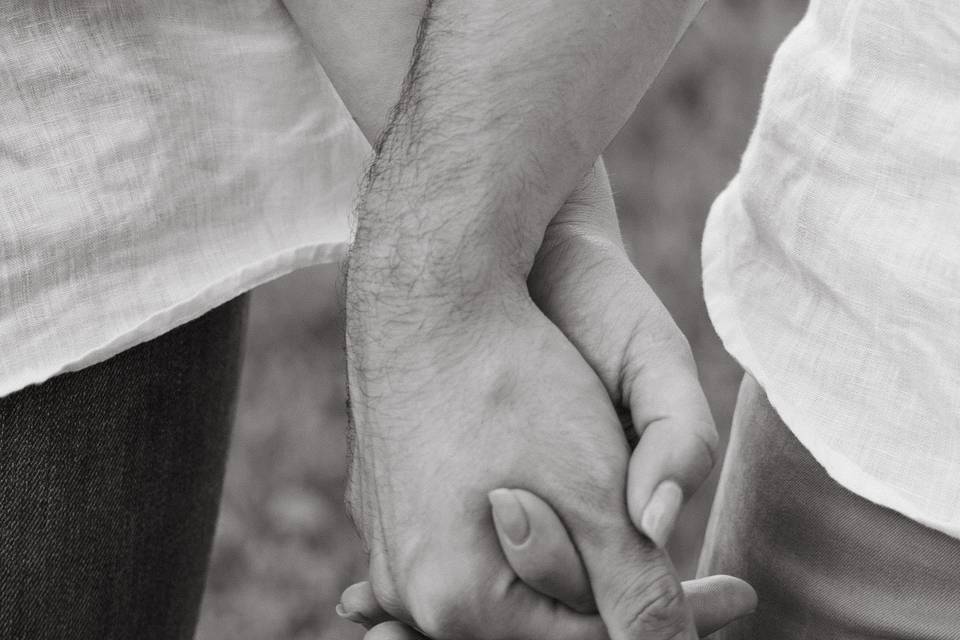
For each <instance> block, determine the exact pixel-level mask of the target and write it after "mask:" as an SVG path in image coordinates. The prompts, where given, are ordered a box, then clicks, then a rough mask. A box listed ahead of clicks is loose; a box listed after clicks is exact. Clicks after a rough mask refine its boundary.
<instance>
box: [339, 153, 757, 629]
mask: <svg viewBox="0 0 960 640" xmlns="http://www.w3.org/2000/svg"><path fill="white" fill-rule="evenodd" d="M528 286H529V292H530V296H531V297H530V298H528V299H527V300H523V299H522V298H519V297H518V298H515V299H510V300H509V303H508V302H507V301H506V300H501V301H499V304H498V301H497V300H496V298H494V297H491V298H490V299H488V300H485V301H484V305H481V306H478V307H477V308H476V309H475V310H474V312H473V313H472V314H471V316H470V317H471V322H472V323H473V324H472V325H471V328H472V331H471V332H470V333H463V332H453V331H448V330H445V328H444V327H442V326H440V327H436V328H434V330H433V331H431V332H428V333H427V334H424V332H423V326H422V324H421V325H418V326H417V327H416V331H417V334H416V339H413V338H414V336H413V335H407V336H406V337H405V338H404V337H403V336H397V337H396V338H391V341H390V342H389V343H388V342H386V340H385V339H384V338H385V337H382V338H381V339H379V340H378V341H377V347H378V348H383V347H384V345H386V344H390V345H391V347H392V348H391V349H390V350H389V352H388V354H389V356H388V357H386V356H385V361H388V362H390V363H392V364H391V366H390V367H386V366H385V367H384V368H383V369H382V370H381V371H380V374H379V375H377V376H364V382H363V385H362V386H359V387H354V386H351V391H352V395H351V400H352V408H353V410H354V416H355V417H359V420H358V421H357V423H356V436H355V439H354V447H355V450H356V455H355V464H354V466H353V472H352V475H351V489H350V505H351V509H352V512H353V516H354V519H355V522H356V523H357V525H358V528H359V529H360V530H361V532H362V533H363V534H364V538H365V541H366V543H367V545H368V547H369V549H370V552H371V565H370V577H371V580H370V582H369V583H361V584H359V585H355V586H354V587H351V588H350V589H348V590H347V592H345V593H344V599H343V606H344V607H345V608H346V609H347V611H348V613H350V614H353V615H354V616H355V617H356V616H360V618H358V620H362V621H363V622H365V623H366V624H367V625H369V626H370V627H371V628H373V629H374V630H373V631H371V632H370V634H369V637H370V638H371V640H372V639H373V638H393V639H395V640H400V639H402V638H419V637H423V636H421V635H418V633H417V632H415V631H414V628H416V629H419V630H420V631H422V632H423V633H424V634H425V635H426V636H427V637H430V638H435V639H444V638H458V639H459V638H523V639H524V640H527V639H530V640H536V639H539V638H545V639H546V638H550V639H554V638H561V639H562V638H571V639H573V638H576V639H587V638H591V639H592V638H605V637H610V638H613V639H615V640H618V639H620V638H623V639H627V638H641V639H643V640H647V639H651V640H652V639H655V638H673V637H688V638H692V637H696V635H695V633H696V632H699V633H707V632H709V631H711V630H713V629H715V628H717V627H718V626H722V625H723V624H725V623H726V622H728V621H730V620H732V619H733V618H735V617H738V616H740V615H743V614H744V613H747V612H748V611H749V610H750V609H751V608H752V607H753V606H754V598H755V596H754V594H753V592H752V589H750V587H749V586H747V585H746V584H745V583H743V582H742V581H739V580H736V579H734V578H728V577H716V578H710V579H707V580H702V581H694V582H690V583H686V584H684V585H683V586H682V588H681V584H680V582H679V580H678V578H677V576H676V574H675V572H674V570H673V568H672V566H671V564H670V562H669V559H668V558H667V557H666V555H665V553H664V552H663V550H662V546H663V544H665V542H666V539H667V537H668V536H669V533H670V530H671V529H672V526H673V523H674V521H675V518H676V515H677V512H678V511H679V508H680V506H681V504H680V503H681V500H682V497H683V496H684V495H687V496H688V495H690V493H691V492H692V491H693V490H694V489H695V488H696V487H697V486H698V485H699V483H700V482H702V480H703V479H704V478H705V477H706V475H707V473H709V471H710V468H711V467H712V465H713V462H714V456H715V454H716V447H717V436H716V432H715V429H714V427H713V423H712V420H711V417H710V413H709V409H708V407H707V405H706V401H705V399H704V397H703V394H702V391H701V389H700V386H699V382H698V380H697V375H696V368H695V365H694V364H693V360H692V358H691V356H690V352H689V348H688V347H687V343H686V341H685V339H684V338H683V336H682V334H681V333H680V331H679V329H678V328H677V327H676V325H675V324H674V323H673V321H672V319H671V318H670V316H669V314H668V313H667V311H666V309H665V308H664V307H663V306H662V304H661V303H660V302H659V300H657V298H656V296H655V295H654V294H653V292H652V290H651V289H650V288H649V287H648V286H647V285H646V283H645V282H644V281H643V279H642V278H641V276H640V275H639V274H638V273H637V272H636V270H635V269H634V268H633V266H632V265H631V264H630V262H629V260H628V258H627V256H626V254H625V252H624V250H623V247H622V244H621V242H620V237H619V230H618V227H617V221H616V214H615V210H614V208H613V201H612V197H611V194H610V191H609V185H608V181H607V179H606V175H605V172H604V170H603V165H602V163H598V164H597V166H596V167H595V169H594V170H593V171H592V172H591V173H590V174H588V176H587V177H586V178H585V180H584V181H583V183H582V184H581V185H580V187H579V188H578V189H577V190H576V191H575V192H574V193H573V194H572V195H571V197H570V198H569V200H568V202H567V203H566V204H565V205H564V207H563V208H562V209H561V210H560V212H559V213H558V214H557V215H556V217H555V218H554V219H553V221H552V222H551V224H550V226H549V227H548V228H547V231H546V235H545V237H544V242H543V245H542V247H541V249H540V251H539V253H538V255H537V259H536V262H535V264H534V267H533V269H532V270H531V273H530V277H529V279H528ZM534 302H535V303H536V304H534ZM544 314H546V315H544ZM425 335H431V336H433V339H432V340H424V336H425ZM374 353H379V351H375V352H374ZM405 359H406V362H408V363H409V366H408V367H407V368H404V369H398V366H399V363H402V362H404V361H405ZM357 388H359V390H360V394H362V395H358V393H357V391H355V389H357ZM398 397H403V398H410V399H411V402H409V403H408V404H394V403H393V402H385V401H386V400H388V399H391V398H398ZM372 398H376V399H378V402H376V403H374V402H370V401H369V399H372ZM617 406H624V407H626V408H627V411H628V413H629V415H630V418H631V420H630V421H629V422H630V423H632V425H634V426H633V427H628V428H630V429H634V430H635V433H634V435H635V436H636V437H637V439H638V441H639V443H638V445H637V447H636V449H635V450H634V451H633V453H632V455H631V454H630V450H629V448H628V446H627V439H626V437H625V434H624V430H623V427H622V425H621V421H620V420H619V419H618V418H617V411H616V409H615V407H617ZM356 461H359V463H357V462H356ZM500 487H510V488H511V490H506V489H502V488H500ZM491 504H492V507H493V508H492V510H491V508H490V506H491ZM491 511H492V514H493V520H492V521H491V518H490V514H491ZM413 523H415V524H416V526H411V525H412V524H413ZM404 525H406V526H404ZM641 532H643V534H645V535H643V534H641ZM651 541H653V542H655V544H654V543H653V542H651ZM598 611H599V613H600V615H599V616H598V615H597V612H598ZM691 616H693V617H691ZM684 634H685V635H684Z"/></svg>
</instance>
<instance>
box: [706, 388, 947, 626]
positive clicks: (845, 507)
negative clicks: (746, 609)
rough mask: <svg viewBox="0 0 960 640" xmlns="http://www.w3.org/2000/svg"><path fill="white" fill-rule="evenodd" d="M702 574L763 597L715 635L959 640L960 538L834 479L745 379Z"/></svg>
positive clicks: (708, 536) (738, 401)
mask: <svg viewBox="0 0 960 640" xmlns="http://www.w3.org/2000/svg"><path fill="white" fill-rule="evenodd" d="M700 569H701V570H700V573H701V574H703V575H705V574H708V573H729V574H732V575H735V576H739V577H741V578H744V579H745V580H747V581H748V582H750V583H751V584H753V586H754V587H755V588H756V590H757V593H758V595H759V596H760V604H759V607H758V609H757V612H756V614H754V615H753V616H750V617H748V618H745V619H744V620H742V621H740V622H737V623H734V624H732V625H730V626H729V627H727V628H726V629H724V630H722V631H719V632H717V633H716V634H714V635H713V636H711V638H716V639H717V640H721V639H722V640H801V639H803V640H866V639H867V638H886V639H889V640H906V639H907V638H909V639H910V640H957V639H958V638H960V540H956V539H954V538H951V537H949V536H946V535H944V534H942V533H939V532H937V531H934V530H933V529H928V528H927V527H924V526H922V525H920V524H917V523H916V522H914V521H912V520H910V519H908V518H906V517H904V516H902V515H900V514H899V513H896V512H894V511H891V510H889V509H885V508H883V507H880V506H878V505H876V504H874V503H872V502H869V501H867V500H865V499H863V498H861V497H860V496H858V495H855V494H853V493H851V492H850V491H847V490H846V489H844V488H843V487H842V486H840V485H839V484H837V483H836V482H834V480H833V479H831V478H830V476H829V475H827V472H826V471H825V470H824V469H823V467H821V466H820V464H819V463H818V462H817V461H816V460H815V459H814V458H813V457H812V456H811V455H810V453H809V452H808V451H807V450H806V448H804V446H803V445H802V444H800V442H799V441H798V440H797V439H796V437H794V435H793V433H791V432H790V430H789V429H788V428H787V427H786V425H784V424H783V422H782V421H781V420H780V417H779V416H778V415H777V413H776V412H775V411H774V410H773V408H772V407H771V406H770V404H769V402H768V401H767V398H766V395H765V394H764V393H763V390H762V389H761V388H760V387H759V385H757V383H756V381H755V380H754V379H753V378H751V377H750V376H747V377H746V378H744V381H743V384H742V385H741V387H740V397H739V398H738V400H737V411H736V415H735V416H734V420H733V431H732V433H731V436H730V447H729V450H728V452H727V458H726V461H725V462H724V467H723V473H722V475H721V479H720V488H719V491H718V494H717V499H716V502H715V503H714V507H713V513H712V514H711V516H710V525H709V527H708V529H707V544H706V546H705V547H704V551H703V556H702V558H701V564H700Z"/></svg>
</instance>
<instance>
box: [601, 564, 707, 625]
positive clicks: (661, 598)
mask: <svg viewBox="0 0 960 640" xmlns="http://www.w3.org/2000/svg"><path fill="white" fill-rule="evenodd" d="M613 612H614V616H615V617H616V619H617V620H619V621H620V624H621V626H622V627H623V631H624V633H625V634H626V637H629V638H650V639H651V640H653V639H654V638H663V639H666V638H673V637H675V636H677V635H678V634H680V633H681V632H682V631H684V630H685V629H686V628H687V624H688V622H689V620H688V617H687V610H686V606H685V601H684V597H683V588H682V587H681V586H680V583H679V581H678V580H677V579H676V577H675V576H674V575H673V574H671V573H669V572H668V571H665V570H661V571H658V572H657V573H647V574H645V575H641V576H639V577H638V578H636V579H634V580H632V581H630V582H628V586H627V588H625V589H624V590H623V591H622V592H621V594H620V596H619V598H618V599H617V600H616V602H615V604H614V607H613Z"/></svg>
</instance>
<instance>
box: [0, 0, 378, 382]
mask: <svg viewBox="0 0 960 640" xmlns="http://www.w3.org/2000/svg"><path fill="white" fill-rule="evenodd" d="M368 152H369V145H368V144H367V142H366V141H365V139H364V138H363V136H362V134H361V133H360V131H359V129H358V128H357V126H356V125H355V124H354V122H353V120H352V119H351V118H350V116H349V114H348V113H347V112H346V110H345V108H344V107H343V105H342V103H341V102H340V100H339V98H338V96H337V95H336V93H335V91H334V90H333V87H332V85H331V84H330V82H329V81H328V80H327V79H326V77H325V75H324V73H323V70H322V69H321V67H320V65H319V64H318V62H317V60H316V58H315V57H314V55H313V53H312V51H311V49H310V48H309V45H307V44H306V41H305V40H304V39H303V37H301V35H300V33H299V31H298V30H297V27H296V25H295V24H294V23H293V21H292V19H291V18H290V16H289V14H288V13H287V12H286V10H285V8H284V7H283V5H282V4H281V3H280V2H279V0H229V1H228V0H190V1H189V2H184V1H183V0H85V1H84V2H76V1H74V0H54V1H52V2H33V1H27V2H25V1H23V0H0V396H4V395H7V394H9V393H12V392H14V391H16V390H18V389H21V388H23V387H25V386H27V385H29V384H32V383H39V382H42V381H44V380H46V379H48V378H50V377H51V376H53V375H56V374H58V373H61V372H64V371H69V370H74V369H79V368H82V367H84V366H87V365H90V364H93V363H95V362H98V361H101V360H104V359H106V358H108V357H110V356H112V355H114V354H116V353H118V352H120V351H122V350H124V349H126V348H128V347H131V346H133V345H135V344H137V343H139V342H142V341H144V340H148V339H150V338H153V337H155V336H158V335H160V334H162V333H164V332H165V331H168V330H169V329H171V328H173V327H175V326H177V325H178V324H181V323H184V322H186V321H188V320H191V319H193V318H195V317H197V316H199V315H201V314H203V313H204V312H206V311H208V310H209V309H211V308H213V307H215V306H217V305H218V304H220V303H222V302H225V301H227V300H229V299H231V298H233V297H235V296H237V295H239V294H240V293H242V292H243V291H245V290H247V289H250V288H251V287H254V286H256V285H257V284H260V283H262V282H264V281H266V280H268V279H271V278H274V277H277V276H279V275H282V274H284V273H286V272H289V271H291V270H294V269H297V268H299V267H303V266H307V265H310V264H313V263H317V262H323V261H332V260H335V259H337V258H338V257H340V256H342V255H343V254H344V250H345V248H346V246H347V242H348V240H349V232H350V229H349V224H348V221H349V214H350V210H351V206H352V201H353V197H354V193H355V190H356V186H357V182H358V178H359V176H360V175H361V174H362V170H363V167H364V161H365V158H366V156H367V154H368Z"/></svg>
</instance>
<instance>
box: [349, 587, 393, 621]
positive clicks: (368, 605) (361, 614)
mask: <svg viewBox="0 0 960 640" xmlns="http://www.w3.org/2000/svg"><path fill="white" fill-rule="evenodd" d="M337 615H338V616H340V617H341V618H343V619H345V620H349V621H351V622H355V623H357V624H360V625H363V626H364V627H366V628H367V629H370V628H372V627H375V626H377V625H378V624H380V623H381V622H387V621H390V620H393V619H394V616H392V615H390V614H389V613H387V611H385V610H384V608H383V607H382V606H380V603H379V602H377V597H376V596H375V595H374V593H373V587H372V586H371V585H370V583H369V582H366V581H364V582H358V583H356V584H352V585H350V586H349V587H347V588H346V589H344V591H343V593H342V594H341V595H340V604H338V605H337Z"/></svg>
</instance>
